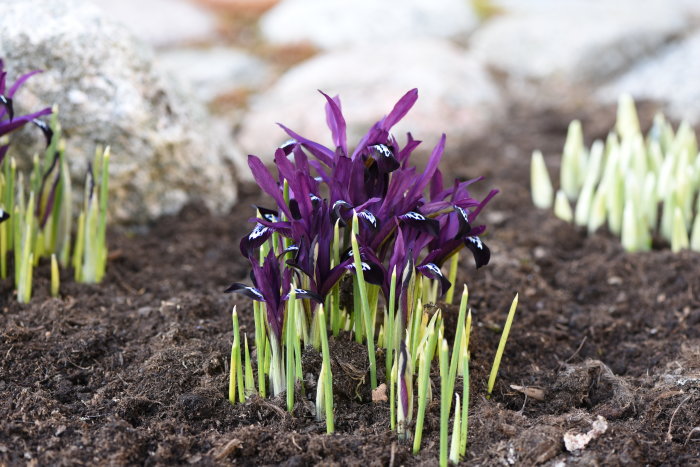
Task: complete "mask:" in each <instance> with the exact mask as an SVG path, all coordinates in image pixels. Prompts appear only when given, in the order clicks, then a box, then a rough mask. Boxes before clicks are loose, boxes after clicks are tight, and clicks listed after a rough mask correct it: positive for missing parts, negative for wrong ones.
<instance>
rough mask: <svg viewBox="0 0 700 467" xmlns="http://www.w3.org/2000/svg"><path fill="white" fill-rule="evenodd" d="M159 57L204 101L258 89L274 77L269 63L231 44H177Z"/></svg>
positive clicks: (160, 65) (169, 71)
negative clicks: (235, 91) (187, 46)
mask: <svg viewBox="0 0 700 467" xmlns="http://www.w3.org/2000/svg"><path fill="white" fill-rule="evenodd" d="M156 58H157V60H156V65H157V67H158V69H159V70H162V71H163V72H164V73H167V74H169V75H171V76H173V77H175V78H177V79H178V80H179V81H180V82H181V83H182V84H183V85H184V86H186V87H187V88H188V89H192V91H193V92H194V93H195V94H196V95H197V96H198V97H199V98H200V99H201V100H203V101H205V102H209V101H211V100H213V99H214V98H216V97H218V96H221V95H223V94H225V93H227V92H231V91H234V90H237V89H243V90H257V89H259V88H261V87H264V86H266V85H269V84H270V81H271V80H272V74H271V70H270V67H269V66H268V65H267V64H265V63H264V62H263V61H262V60H260V59H258V58H256V57H254V56H252V55H250V54H248V53H246V52H243V51H241V50H236V49H231V48H228V47H213V48H203V49H202V48H178V49H172V50H167V51H163V52H161V53H159V54H158V55H157V57H156Z"/></svg>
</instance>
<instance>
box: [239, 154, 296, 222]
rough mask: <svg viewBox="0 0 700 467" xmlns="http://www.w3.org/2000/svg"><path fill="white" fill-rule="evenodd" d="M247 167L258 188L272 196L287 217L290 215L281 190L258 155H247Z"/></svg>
mask: <svg viewBox="0 0 700 467" xmlns="http://www.w3.org/2000/svg"><path fill="white" fill-rule="evenodd" d="M248 167H250V171H251V172H252V173H253V178H255V181H256V182H257V183H258V185H259V186H260V188H262V189H263V191H265V193H267V194H268V195H270V196H272V198H273V199H274V200H275V202H276V203H277V207H278V208H280V210H281V211H284V213H285V214H286V215H287V217H291V213H290V212H289V209H288V208H287V205H286V204H285V202H284V197H283V196H282V191H281V190H280V187H279V186H278V185H277V183H276V182H275V179H274V178H272V174H270V171H269V170H267V167H265V164H263V163H262V161H261V160H260V159H259V158H258V157H256V156H253V155H250V156H248Z"/></svg>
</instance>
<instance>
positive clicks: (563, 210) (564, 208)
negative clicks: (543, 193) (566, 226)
mask: <svg viewBox="0 0 700 467" xmlns="http://www.w3.org/2000/svg"><path fill="white" fill-rule="evenodd" d="M554 215H555V216H557V217H558V218H559V219H561V220H563V221H564V222H571V221H573V220H574V213H573V211H572V210H571V204H570V203H569V200H568V199H567V197H566V195H565V194H564V192H563V191H562V190H559V191H557V196H556V199H555V201H554Z"/></svg>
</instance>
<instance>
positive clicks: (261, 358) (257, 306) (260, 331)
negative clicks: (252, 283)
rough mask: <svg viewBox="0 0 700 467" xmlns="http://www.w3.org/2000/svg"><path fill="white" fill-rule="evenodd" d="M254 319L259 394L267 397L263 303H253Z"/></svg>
mask: <svg viewBox="0 0 700 467" xmlns="http://www.w3.org/2000/svg"><path fill="white" fill-rule="evenodd" d="M253 319H254V321H255V354H256V359H257V364H258V392H259V393H260V397H265V395H266V391H265V386H266V384H265V369H264V368H265V340H266V339H265V320H264V318H263V316H262V303H261V302H258V301H253Z"/></svg>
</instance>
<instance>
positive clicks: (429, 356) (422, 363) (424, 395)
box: [413, 312, 439, 454]
mask: <svg viewBox="0 0 700 467" xmlns="http://www.w3.org/2000/svg"><path fill="white" fill-rule="evenodd" d="M438 315H439V312H437V313H435V315H433V319H432V320H431V322H430V324H429V325H428V330H427V334H426V336H427V339H426V340H424V341H423V342H422V345H421V346H420V349H421V350H420V358H419V359H418V361H419V367H418V411H417V412H416V429H415V434H414V436H413V453H414V454H416V453H418V451H420V444H421V440H422V438H423V422H424V420H425V410H426V407H427V405H428V390H429V388H430V364H431V363H432V361H433V356H434V354H435V345H436V343H437V338H438V332H437V330H436V329H435V323H436V321H437V317H438Z"/></svg>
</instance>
